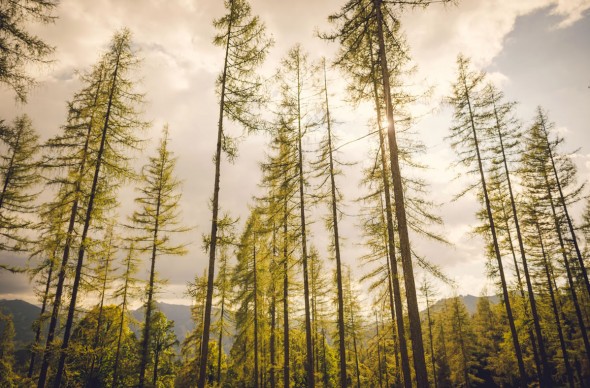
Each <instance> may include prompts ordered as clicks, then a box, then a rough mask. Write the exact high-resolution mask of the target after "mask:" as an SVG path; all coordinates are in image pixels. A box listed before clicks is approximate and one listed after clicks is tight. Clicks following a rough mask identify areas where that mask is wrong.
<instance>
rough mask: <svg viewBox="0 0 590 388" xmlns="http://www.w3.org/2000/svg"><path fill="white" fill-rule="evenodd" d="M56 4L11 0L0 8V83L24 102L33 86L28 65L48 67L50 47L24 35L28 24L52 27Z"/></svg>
mask: <svg viewBox="0 0 590 388" xmlns="http://www.w3.org/2000/svg"><path fill="white" fill-rule="evenodd" d="M58 1H59V0H14V1H3V2H2V3H1V4H0V20H2V24H0V47H1V48H2V49H1V50H0V82H1V83H4V84H6V85H8V86H9V87H10V88H12V89H13V90H14V91H15V92H16V96H17V98H18V99H19V100H21V101H23V102H24V101H26V98H27V92H28V89H29V88H30V86H31V85H32V84H33V83H34V80H33V77H32V76H31V75H30V74H28V71H27V70H28V69H27V65H29V64H31V63H47V57H48V56H49V54H51V53H52V52H53V47H51V46H50V45H48V44H47V43H46V42H45V41H43V39H42V38H40V37H38V36H36V35H33V34H32V33H30V32H29V31H27V27H28V24H29V23H30V22H31V21H36V22H41V23H51V22H53V21H54V19H55V17H54V16H53V15H52V11H53V10H54V8H56V6H57V4H58Z"/></svg>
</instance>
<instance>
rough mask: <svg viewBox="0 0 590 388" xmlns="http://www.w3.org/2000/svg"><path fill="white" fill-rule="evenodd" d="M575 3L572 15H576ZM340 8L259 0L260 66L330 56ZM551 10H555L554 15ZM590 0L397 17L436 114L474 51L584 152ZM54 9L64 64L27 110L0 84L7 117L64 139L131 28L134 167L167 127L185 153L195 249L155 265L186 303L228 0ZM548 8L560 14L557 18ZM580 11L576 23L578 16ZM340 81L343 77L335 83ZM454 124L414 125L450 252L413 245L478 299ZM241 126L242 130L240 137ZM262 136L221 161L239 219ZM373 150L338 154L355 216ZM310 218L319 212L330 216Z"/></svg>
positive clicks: (334, 1)
mask: <svg viewBox="0 0 590 388" xmlns="http://www.w3.org/2000/svg"><path fill="white" fill-rule="evenodd" d="M574 3H575V4H576V5H578V7H569V5H570V4H574ZM556 4H557V6H555V5H556ZM584 4H585V5H584ZM341 5H342V1H340V0H329V1H310V0H307V1H298V2H283V1H276V0H252V8H253V11H254V12H256V13H258V14H259V15H260V17H261V19H262V20H264V21H265V22H266V23H267V27H268V31H269V32H270V33H272V34H273V36H274V39H275V41H276V45H275V47H274V48H273V49H272V52H271V55H270V57H269V59H268V61H267V63H266V64H265V65H264V66H263V69H264V73H265V75H266V76H270V75H271V74H272V73H273V72H274V69H275V68H276V66H277V64H278V63H279V61H280V58H281V57H282V56H283V55H284V54H285V53H286V51H287V50H288V48H289V47H291V46H292V45H293V44H295V43H296V42H301V43H302V44H303V46H304V48H305V49H306V50H307V51H309V52H310V56H311V57H312V58H314V59H315V58H318V57H319V56H320V55H330V54H332V53H333V52H334V51H335V50H336V49H337V47H336V45H335V44H329V43H327V42H324V41H321V40H319V39H317V38H314V29H315V28H316V27H318V28H319V29H320V30H321V31H329V30H330V29H331V27H330V26H329V25H328V24H327V22H326V18H327V16H328V15H329V14H330V13H333V12H335V11H337V10H338V9H339V7H340V6H341ZM552 5H553V8H547V7H548V6H552ZM589 6H590V5H588V4H587V2H584V1H573V2H567V1H566V0H560V1H550V0H546V1H541V0H535V1H531V0H529V1H520V2H513V1H510V0H506V1H498V2H482V1H477V0H466V1H462V2H461V3H460V5H459V6H458V7H448V8H446V9H445V8H442V7H436V6H433V7H430V8H429V9H427V10H426V11H420V12H417V11H416V12H409V13H408V14H407V15H406V16H404V18H403V21H404V27H405V29H406V31H407V34H408V39H409V43H410V45H411V47H412V52H413V55H414V58H415V59H416V62H417V64H418V65H419V66H420V72H419V74H418V76H417V78H418V79H425V80H426V81H427V82H428V83H430V84H435V85H437V86H438V87H437V89H436V92H435V95H434V97H433V99H432V101H430V103H431V105H430V106H429V107H428V108H429V109H430V108H432V106H436V105H437V104H438V103H439V101H440V98H441V96H442V95H444V94H445V93H446V92H447V90H448V87H449V83H450V81H451V79H452V77H453V74H454V67H455V58H456V56H457V54H458V53H459V52H464V53H465V54H466V55H469V56H472V57H473V58H474V61H475V63H477V64H479V65H481V66H483V67H486V68H487V69H488V70H489V71H491V72H495V73H496V74H497V78H498V79H500V78H501V79H504V80H505V81H504V82H505V90H506V94H507V95H508V96H509V97H510V98H514V99H518V100H520V101H523V103H522V104H521V108H520V109H521V110H520V113H521V115H522V117H523V118H525V119H528V118H529V117H530V116H531V115H532V111H531V109H532V107H534V106H535V105H536V104H538V103H541V104H543V105H544V106H546V107H547V108H549V109H550V111H551V114H552V118H553V119H554V120H555V121H556V122H557V123H558V126H563V127H566V128H568V130H569V132H568V144H572V145H576V146H578V145H580V146H588V145H589V144H590V139H589V138H588V136H589V135H588V131H585V129H586V127H587V126H586V122H587V119H588V117H587V113H586V112H587V107H588V106H589V98H590V97H589V96H590V93H589V92H588V89H587V86H588V82H589V79H588V73H587V69H588V68H589V66H590V54H589V53H590V50H588V49H585V48H587V47H588V40H587V38H586V37H587V36H589V33H590V29H589V27H590V23H589V21H588V16H587V15H586V16H585V17H582V15H584V9H587V8H588V7H589ZM580 7H581V8H580ZM580 10H581V11H580ZM58 12H59V19H58V20H57V22H56V24H55V25H50V26H33V29H34V31H35V32H37V33H38V34H39V35H41V36H43V37H44V38H45V39H47V40H48V41H49V42H50V43H51V44H53V45H55V46H56V48H57V51H56V54H55V58H56V62H55V63H53V64H52V65H51V66H49V67H48V68H47V69H36V71H37V72H38V78H39V80H40V81H41V83H40V85H39V86H38V87H37V88H35V89H34V90H33V91H32V92H31V95H30V99H29V100H30V101H29V104H28V105H26V106H23V105H16V104H15V103H14V102H13V96H12V94H11V93H10V92H9V91H8V90H6V88H0V117H3V118H6V119H9V120H10V119H12V118H13V117H14V116H15V115H17V114H19V113H22V112H27V113H28V114H30V115H31V116H32V118H33V121H34V124H35V126H36V127H37V128H38V130H39V131H40V132H41V134H42V138H43V139H47V138H49V137H50V136H53V135H54V134H56V133H57V132H58V130H59V127H60V125H62V124H63V122H64V118H65V114H66V104H65V102H66V101H67V99H68V98H70V97H71V95H72V94H73V93H74V91H75V90H77V89H78V88H79V87H80V83H79V81H78V80H77V78H76V77H75V76H74V69H78V70H82V71H83V70H84V69H86V68H88V66H90V65H91V64H92V63H94V62H95V61H96V60H97V58H98V55H99V53H100V52H101V51H102V50H103V49H104V47H105V46H106V44H107V43H108V41H109V39H110V37H111V36H112V34H113V32H114V31H115V30H117V29H119V28H121V27H123V26H128V27H129V28H130V29H131V30H132V32H133V33H134V37H135V42H136V45H137V48H138V49H139V50H140V52H141V56H142V57H143V58H144V63H143V66H142V69H141V74H139V75H138V78H141V80H142V81H141V84H140V87H139V88H140V89H141V90H143V91H145V92H146V93H147V100H148V102H147V104H146V106H145V118H146V119H148V120H151V121H152V123H153V126H152V128H151V129H150V130H149V131H148V133H147V134H146V135H147V137H148V138H149V139H150V143H149V144H147V145H146V149H145V151H143V152H142V153H141V154H140V155H138V160H137V166H138V167H139V166H141V165H142V164H143V163H144V162H145V160H146V155H148V154H150V153H151V152H153V150H154V148H155V144H156V140H157V138H158V137H159V135H160V130H161V128H162V126H163V125H164V123H168V124H169V125H170V132H171V139H172V140H171V147H172V149H173V152H174V153H175V154H176V156H178V169H177V174H178V176H179V177H180V178H181V179H182V180H183V181H184V184H183V192H184V197H183V200H182V203H181V205H182V210H183V212H182V213H183V221H184V223H185V224H188V225H191V226H194V229H193V230H192V231H191V232H190V233H188V234H187V235H186V236H184V237H182V240H183V241H186V242H192V244H191V245H190V252H189V254H188V255H187V256H185V257H181V258H176V257H171V258H168V257H162V258H161V259H160V260H159V263H158V269H159V271H160V274H161V277H162V278H167V279H169V286H168V287H167V289H166V290H165V291H164V293H163V295H162V297H163V298H167V299H168V300H178V299H182V298H183V295H182V294H183V291H182V290H183V289H184V285H185V284H186V282H187V281H190V280H192V279H193V278H194V275H195V274H196V273H199V274H200V273H202V272H203V270H204V268H205V266H206V255H205V254H204V253H203V252H202V251H201V249H200V245H201V244H200V241H201V235H202V234H206V233H208V231H209V227H210V217H211V214H210V209H209V207H208V203H209V198H210V196H211V192H212V178H213V165H212V155H213V150H214V147H215V135H216V131H215V128H216V124H217V117H216V112H217V96H216V94H215V89H214V85H215V79H216V77H217V74H218V72H219V69H220V67H221V61H222V55H223V53H222V50H220V49H219V48H217V47H214V46H213V45H212V44H211V41H212V37H213V35H214V33H215V31H214V29H213V27H212V25H211V21H212V19H213V18H214V17H219V16H220V15H222V13H223V9H222V2H221V1H219V0H204V1H198V2H194V1H189V0H174V1H158V0H146V1H142V2H141V5H140V6H138V2H137V1H131V0H97V1H88V0H84V1H79V0H62V2H61V5H60V7H59V11H58ZM551 12H554V13H556V15H554V16H550V15H549V13H551ZM576 17H577V18H578V19H579V18H580V17H582V19H581V20H578V21H577V22H574V21H575V20H576ZM562 22H564V23H562ZM556 26H562V27H563V28H556ZM566 26H567V27H566ZM334 78H335V79H336V80H338V79H339V78H340V77H338V76H337V75H335V76H334ZM343 86H344V82H343V81H342V80H341V79H340V80H339V81H338V82H336V85H335V89H337V90H341V89H342V88H343ZM334 103H335V105H337V106H338V108H335V112H334V114H335V115H336V117H338V118H339V119H340V121H342V122H343V124H341V125H340V126H339V127H338V131H339V132H340V136H341V138H342V142H343V143H344V142H346V141H349V140H353V139H355V138H358V137H360V136H362V135H364V134H366V132H367V129H366V125H365V122H366V119H367V118H368V117H369V116H370V114H371V112H370V110H368V109H366V108H362V107H361V108H360V109H358V110H356V111H354V110H353V109H350V108H349V107H347V106H346V105H345V103H344V102H342V101H340V100H336V101H335V102H334ZM449 120H450V114H449V112H448V110H445V109H442V111H440V112H439V113H435V114H431V115H429V116H428V117H427V118H425V119H422V120H421V121H420V123H419V124H418V125H417V127H416V130H417V131H418V132H419V133H420V134H421V135H420V136H421V137H422V138H423V140H424V141H425V143H426V144H427V146H428V152H427V154H426V155H425V156H424V161H425V162H426V163H427V164H429V165H430V166H431V169H430V170H429V171H428V172H427V173H426V174H425V176H426V179H427V181H429V182H431V184H432V187H431V188H432V196H433V198H434V199H435V200H436V201H437V202H441V203H443V205H442V206H441V208H440V212H441V214H442V216H443V218H444V220H445V222H446V226H445V229H444V231H445V233H446V234H447V235H448V236H450V239H451V240H452V241H453V242H454V243H455V245H456V247H455V248H450V247H444V246H443V247H441V246H440V245H439V244H435V243H432V242H428V241H422V240H419V239H416V240H415V245H416V246H417V247H418V248H419V249H418V250H419V251H420V253H422V254H423V255H425V256H426V257H428V258H429V259H431V260H432V261H433V262H434V263H435V264H438V265H440V266H441V267H442V268H443V269H444V270H445V271H447V273H449V275H451V276H452V277H455V278H457V279H461V283H460V289H459V291H460V292H462V293H468V292H469V293H478V292H479V289H476V288H477V287H479V286H480V285H481V284H482V283H484V282H485V280H484V278H485V275H484V273H485V272H484V270H485V259H483V257H481V255H480V252H481V251H482V250H481V247H482V246H483V243H482V242H481V241H478V239H477V238H473V237H472V236H471V235H470V234H469V232H470V230H471V226H470V225H473V222H474V216H473V213H474V211H475V209H477V206H478V205H477V204H476V203H475V202H474V200H473V199H472V198H471V199H469V198H467V199H465V200H461V201H459V202H450V199H451V198H452V197H453V195H455V194H456V193H457V192H458V191H459V187H460V186H459V182H453V181H452V178H453V176H454V175H455V174H456V173H457V171H453V170H450V169H449V165H450V160H452V159H454V156H453V153H452V151H451V150H450V149H449V148H448V146H447V145H446V143H445V142H444V140H443V138H444V136H446V135H447V128H448V126H449ZM234 130H236V131H238V132H239V129H236V128H234ZM266 140H267V138H266V137H265V135H262V134H260V135H255V136H251V137H249V138H248V139H246V140H245V141H244V142H243V143H242V145H241V148H240V157H239V159H238V161H237V162H236V164H233V165H230V164H228V163H226V162H224V164H223V169H222V178H221V206H222V210H225V211H229V212H231V213H232V214H233V215H235V216H240V217H241V218H242V221H244V220H245V217H246V216H247V213H248V204H249V203H250V199H251V197H252V196H253V195H254V194H255V193H257V191H258V190H259V189H258V186H257V185H258V182H259V178H260V173H259V171H258V163H259V162H260V161H261V160H262V158H263V152H262V151H261V150H263V149H264V146H265V142H266ZM367 144H368V142H367V141H366V140H365V141H360V142H356V143H353V144H350V145H348V146H346V147H344V148H343V149H342V154H343V157H344V158H345V160H347V161H357V162H359V163H358V164H357V165H356V166H354V167H351V168H349V169H347V171H346V177H345V178H343V179H341V181H340V182H341V184H342V186H343V187H342V191H343V193H344V197H345V199H346V201H347V203H346V213H349V214H356V213H358V209H357V208H356V207H357V205H355V204H354V203H353V200H354V199H355V198H357V197H358V196H359V195H360V194H361V193H362V189H361V188H359V181H360V175H361V174H360V171H361V169H362V167H363V166H366V165H368V164H369V163H371V161H370V160H368V157H367V147H368V146H367ZM588 162H590V158H588V157H586V159H585V160H584V159H583V158H580V161H579V165H580V170H581V173H582V175H583V176H584V177H585V178H587V177H588V176H589V171H590V166H587V165H586V164H587V163H588ZM459 172H460V171H459ZM133 196H134V191H133V189H131V188H127V189H125V190H123V191H122V193H121V198H122V200H121V201H122V207H121V210H120V211H119V213H120V215H121V217H123V218H124V217H125V216H126V215H128V214H130V212H131V211H132V210H133V208H134V207H133V206H134V204H133ZM314 212H315V213H316V214H320V213H321V212H323V210H320V209H318V210H316V211H314ZM313 230H314V234H315V237H314V242H315V243H316V244H317V245H318V247H319V248H320V252H321V253H322V255H323V256H325V245H326V243H327V241H328V238H327V236H326V235H325V234H324V232H323V231H322V223H321V222H319V221H318V222H316V224H315V225H314V227H313ZM342 232H343V236H344V237H345V239H346V241H345V247H344V248H345V249H343V251H344V256H345V261H346V262H347V263H349V264H351V265H353V266H354V265H356V263H357V262H358V257H359V256H360V255H361V254H362V253H363V249H362V248H361V247H360V246H359V245H358V244H359V243H360V242H361V234H360V231H359V229H358V226H357V225H356V221H355V220H353V219H351V218H346V217H345V219H344V220H343V227H342ZM144 271H145V268H144ZM0 276H1V278H0V284H1V285H2V288H1V289H0V295H1V294H4V295H7V294H15V293H22V292H27V290H30V286H29V285H28V283H27V279H26V278H24V277H16V276H15V277H12V275H7V274H3V273H0Z"/></svg>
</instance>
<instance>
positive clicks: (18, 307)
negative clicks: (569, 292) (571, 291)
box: [0, 295, 500, 352]
mask: <svg viewBox="0 0 590 388" xmlns="http://www.w3.org/2000/svg"><path fill="white" fill-rule="evenodd" d="M459 297H460V298H461V300H462V301H463V303H464V304H465V307H466V308H467V311H468V312H469V314H474V313H475V311H476V310H477V302H478V300H479V299H480V298H481V297H478V296H473V295H465V296H463V295H460V296H459ZM485 298H488V299H489V300H490V302H491V303H493V304H496V303H499V302H500V298H499V297H498V296H497V295H492V296H486V297H485ZM447 300H448V299H441V300H439V301H437V302H436V303H434V304H433V305H432V307H431V308H432V311H440V310H442V309H443V306H444V303H445V301H447ZM156 308H157V309H158V310H160V311H162V312H163V313H164V314H165V315H166V317H167V318H168V319H169V320H172V321H174V333H175V334H176V337H177V338H178V341H179V342H180V343H182V341H183V340H184V339H185V338H186V336H187V335H188V333H190V331H192V330H193V329H194V327H195V324H194V322H193V319H192V317H191V307H190V306H185V305H177V304H169V303H156ZM0 310H2V311H3V312H4V313H5V314H6V313H7V314H12V317H13V320H14V329H15V348H16V349H23V348H25V347H26V346H27V345H28V344H30V343H31V342H32V341H33V340H34V338H35V337H34V333H33V330H32V325H33V322H34V321H35V320H36V319H37V318H38V317H39V313H40V312H41V309H40V308H39V307H37V306H35V305H32V304H30V303H27V302H24V301H22V300H0ZM425 313H426V311H422V312H421V314H425ZM144 314H145V310H144V308H143V307H140V308H139V309H137V310H133V311H131V315H132V316H133V318H134V319H135V320H136V321H137V322H136V323H134V327H133V330H134V331H135V332H136V333H138V334H139V328H140V327H141V326H140V325H141V322H143V320H144ZM216 317H217V312H216V310H215V308H214V309H213V322H212V324H214V323H215V321H216ZM229 330H230V333H231V332H233V331H234V329H233V328H231V327H230V328H229ZM231 345H232V338H231V336H226V338H224V341H223V348H224V349H225V351H226V352H229V350H230V349H231Z"/></svg>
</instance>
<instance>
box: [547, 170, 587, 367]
mask: <svg viewBox="0 0 590 388" xmlns="http://www.w3.org/2000/svg"><path fill="white" fill-rule="evenodd" d="M544 178H545V185H546V187H547V198H549V202H550V205H551V212H552V215H553V220H554V222H555V230H556V232H557V238H558V241H559V247H560V248H561V253H562V258H563V265H564V267H565V272H566V275H567V280H568V285H569V289H570V293H571V295H572V303H573V304H574V310H575V311H576V317H577V318H578V325H579V327H580V333H581V334H582V340H583V341H584V349H585V351H586V358H587V360H588V362H590V341H588V332H587V330H586V325H585V323H584V317H583V316H582V311H581V309H580V303H579V302H578V294H577V292H576V284H575V283H574V279H573V275H572V270H571V267H570V263H569V259H568V257H567V256H568V255H567V251H566V249H565V244H564V242H563V235H562V232H561V226H560V225H559V219H558V218H557V211H556V209H555V202H553V196H552V194H551V189H550V186H549V177H548V176H547V174H544Z"/></svg>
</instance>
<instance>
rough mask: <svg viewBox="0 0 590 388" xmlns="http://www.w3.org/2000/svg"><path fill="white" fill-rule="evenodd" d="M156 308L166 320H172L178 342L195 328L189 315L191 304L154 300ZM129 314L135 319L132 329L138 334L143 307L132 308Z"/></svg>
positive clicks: (143, 315)
mask: <svg viewBox="0 0 590 388" xmlns="http://www.w3.org/2000/svg"><path fill="white" fill-rule="evenodd" d="M156 309H158V310H159V311H161V312H163V313H164V315H166V318H168V320H170V321H174V333H175V334H176V338H178V342H180V343H182V341H183V340H184V339H185V338H186V336H187V335H188V333H190V332H191V331H192V330H193V329H194V328H195V323H194V322H193V318H192V316H191V306H185V305H181V304H168V303H159V302H156ZM131 315H132V316H133V318H135V320H137V323H136V324H135V325H134V327H133V331H135V332H136V333H138V334H139V328H140V325H141V322H143V321H144V320H145V308H144V307H140V308H138V309H137V310H133V311H131Z"/></svg>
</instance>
